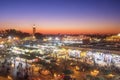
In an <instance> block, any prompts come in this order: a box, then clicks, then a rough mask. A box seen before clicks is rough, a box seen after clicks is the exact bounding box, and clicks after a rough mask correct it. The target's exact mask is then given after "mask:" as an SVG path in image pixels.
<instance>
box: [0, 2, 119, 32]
mask: <svg viewBox="0 0 120 80" xmlns="http://www.w3.org/2000/svg"><path fill="white" fill-rule="evenodd" d="M33 24H35V25H36V28H37V32H40V33H44V34H47V33H55V34H57V33H119V32H120V0H0V30H3V29H10V28H15V29H17V30H22V31H25V32H30V33H31V32H32V26H33Z"/></svg>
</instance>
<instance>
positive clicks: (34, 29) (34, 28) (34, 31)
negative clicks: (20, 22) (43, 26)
mask: <svg viewBox="0 0 120 80" xmlns="http://www.w3.org/2000/svg"><path fill="white" fill-rule="evenodd" d="M35 33H36V27H35V24H34V25H33V36H35Z"/></svg>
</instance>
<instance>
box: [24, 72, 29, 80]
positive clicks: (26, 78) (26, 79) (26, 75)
mask: <svg viewBox="0 0 120 80" xmlns="http://www.w3.org/2000/svg"><path fill="white" fill-rule="evenodd" d="M28 77H29V76H28V72H25V76H24V79H25V80H28Z"/></svg>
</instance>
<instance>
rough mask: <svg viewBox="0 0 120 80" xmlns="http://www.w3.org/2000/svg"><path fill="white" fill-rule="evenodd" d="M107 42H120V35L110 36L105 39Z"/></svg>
mask: <svg viewBox="0 0 120 80" xmlns="http://www.w3.org/2000/svg"><path fill="white" fill-rule="evenodd" d="M105 41H109V42H120V33H119V34H118V35H114V36H110V37H107V38H106V39H105Z"/></svg>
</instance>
